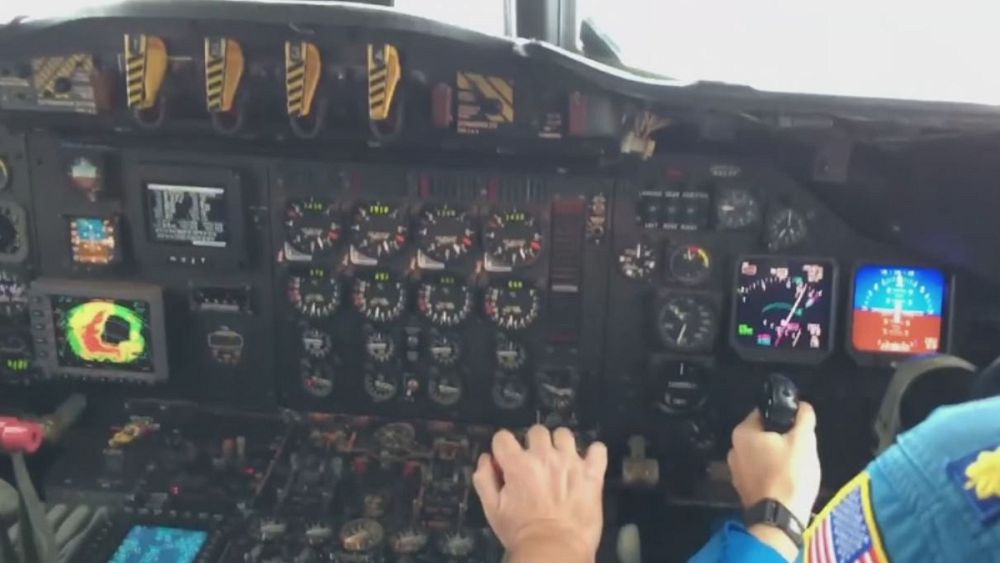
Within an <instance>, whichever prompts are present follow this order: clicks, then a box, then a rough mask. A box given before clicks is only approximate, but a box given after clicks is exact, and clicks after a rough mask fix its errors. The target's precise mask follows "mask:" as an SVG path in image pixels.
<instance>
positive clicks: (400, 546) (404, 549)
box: [389, 527, 428, 555]
mask: <svg viewBox="0 0 1000 563" xmlns="http://www.w3.org/2000/svg"><path fill="white" fill-rule="evenodd" d="M427 540H428V538H427V532H425V531H424V530H422V529H420V528H413V527H407V528H403V529H402V530H399V531H397V532H396V533H394V534H392V537H390V538H389V548H390V549H392V552H393V553H395V554H396V555H413V554H415V553H417V552H419V551H421V550H422V549H424V547H426V546H427Z"/></svg>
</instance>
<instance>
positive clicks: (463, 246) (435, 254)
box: [417, 205, 476, 264]
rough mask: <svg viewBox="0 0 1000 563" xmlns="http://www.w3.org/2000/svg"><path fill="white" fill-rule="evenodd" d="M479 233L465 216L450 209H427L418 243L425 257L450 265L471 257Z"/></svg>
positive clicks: (448, 207)
mask: <svg viewBox="0 0 1000 563" xmlns="http://www.w3.org/2000/svg"><path fill="white" fill-rule="evenodd" d="M475 236H476V232H475V231H474V230H473V228H472V221H470V220H469V218H468V217H467V216H466V214H465V212H463V211H459V210H457V209H455V208H454V207H451V206H449V205H438V206H434V207H429V208H425V209H424V210H423V211H422V212H421V213H420V222H419V226H418V229H417V243H418V245H419V247H420V251H421V252H423V253H424V255H425V256H427V257H428V258H430V259H431V260H434V261H436V262H440V263H442V264H448V263H451V262H453V261H455V260H458V259H460V258H463V257H465V256H467V255H468V254H469V251H470V250H472V246H473V245H474V244H475Z"/></svg>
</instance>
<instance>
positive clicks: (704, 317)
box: [656, 295, 717, 351]
mask: <svg viewBox="0 0 1000 563" xmlns="http://www.w3.org/2000/svg"><path fill="white" fill-rule="evenodd" d="M716 326H717V319H716V315H715V307H714V306H713V305H712V304H711V303H710V302H708V300H706V299H705V298H702V297H699V296H696V295H671V296H669V297H667V298H666V299H665V300H664V301H663V302H662V304H661V305H660V309H659V312H658V313H657V317H656V327H657V329H658V330H659V332H660V339H661V340H662V341H663V344H664V345H665V346H666V347H667V348H670V349H673V350H679V351H691V350H704V349H706V348H710V347H711V346H712V341H713V340H714V339H715V333H716Z"/></svg>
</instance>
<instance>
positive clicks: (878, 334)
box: [851, 265, 948, 354]
mask: <svg viewBox="0 0 1000 563" xmlns="http://www.w3.org/2000/svg"><path fill="white" fill-rule="evenodd" d="M947 291H948V281H947V278H946V277H945V274H944V272H942V271H940V270H936V269H933V268H911V267H900V266H884V265H870V266H863V267H861V268H858V271H857V273H856V274H855V276H854V296H853V305H854V311H853V321H854V326H853V329H852V331H851V341H852V343H853V345H854V348H855V349H856V350H859V351H863V352H873V353H890V354H923V353H928V352H937V351H939V350H940V349H941V345H942V338H943V336H944V329H945V326H944V321H945V319H944V307H945V296H946V294H947Z"/></svg>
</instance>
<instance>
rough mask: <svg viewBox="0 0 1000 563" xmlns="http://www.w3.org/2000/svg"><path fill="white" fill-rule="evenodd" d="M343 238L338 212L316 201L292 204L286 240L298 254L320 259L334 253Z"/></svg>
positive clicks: (306, 200)
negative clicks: (319, 257)
mask: <svg viewBox="0 0 1000 563" xmlns="http://www.w3.org/2000/svg"><path fill="white" fill-rule="evenodd" d="M342 234H343V228H342V227H341V224H340V220H339V218H338V213H337V208H336V207H335V206H334V205H333V203H330V202H327V201H321V200H319V199H315V198H308V199H303V200H296V201H291V202H289V203H288V206H287V207H286V208H285V236H286V237H287V241H288V244H289V246H291V247H292V248H293V249H294V250H296V251H298V252H301V253H302V254H307V255H309V256H313V257H318V256H324V255H328V254H330V253H331V252H333V251H334V249H335V248H336V245H337V242H338V241H340V238H341V235H342Z"/></svg>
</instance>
